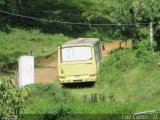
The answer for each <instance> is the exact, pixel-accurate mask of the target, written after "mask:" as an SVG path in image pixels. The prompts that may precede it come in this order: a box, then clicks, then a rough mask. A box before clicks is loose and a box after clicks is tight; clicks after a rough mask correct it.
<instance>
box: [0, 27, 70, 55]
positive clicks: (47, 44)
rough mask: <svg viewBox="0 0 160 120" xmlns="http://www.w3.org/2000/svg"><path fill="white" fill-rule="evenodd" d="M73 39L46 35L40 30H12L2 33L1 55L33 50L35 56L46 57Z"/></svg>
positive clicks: (59, 35)
mask: <svg viewBox="0 0 160 120" xmlns="http://www.w3.org/2000/svg"><path fill="white" fill-rule="evenodd" d="M69 39H71V38H69V37H66V36H64V35H63V34H55V35H51V34H46V33H45V34H44V33H41V32H40V31H39V30H35V29H33V30H23V29H16V28H14V29H12V32H11V33H8V34H7V33H4V32H0V42H1V44H0V45H1V46H0V47H1V49H0V53H3V52H4V51H5V52H6V53H11V52H12V53H13V52H25V53H26V54H30V50H33V53H34V55H35V56H44V55H48V54H51V53H52V52H53V51H55V50H57V46H59V45H61V44H62V43H64V42H65V41H67V40H69Z"/></svg>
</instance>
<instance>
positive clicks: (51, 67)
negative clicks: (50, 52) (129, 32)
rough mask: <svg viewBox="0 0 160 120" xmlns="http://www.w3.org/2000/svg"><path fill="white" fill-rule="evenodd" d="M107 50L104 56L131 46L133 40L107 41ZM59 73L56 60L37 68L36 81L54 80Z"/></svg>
mask: <svg viewBox="0 0 160 120" xmlns="http://www.w3.org/2000/svg"><path fill="white" fill-rule="evenodd" d="M104 46H105V50H104V51H103V52H102V54H103V56H104V57H105V56H107V55H108V54H109V53H110V52H111V51H112V50H114V49H119V48H124V47H131V46H132V41H131V40H129V41H126V42H124V41H123V42H120V41H118V42H113V43H107V44H105V45H104ZM54 56H57V53H56V52H55V53H54ZM57 75H58V69H57V61H54V60H53V62H52V63H50V64H48V65H44V66H41V67H39V68H36V69H35V82H36V83H48V82H52V81H53V80H54V79H55V78H56V77H57Z"/></svg>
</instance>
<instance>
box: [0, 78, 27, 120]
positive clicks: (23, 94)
mask: <svg viewBox="0 0 160 120" xmlns="http://www.w3.org/2000/svg"><path fill="white" fill-rule="evenodd" d="M26 98H27V89H19V88H17V87H16V86H15V85H13V83H12V81H11V79H8V78H4V77H2V78H0V106H1V107H0V115H1V116H0V117H1V118H3V119H11V118H13V117H18V116H19V114H20V113H21V112H22V111H23V110H24V109H25V107H26V106H25V104H24V102H25V99H26Z"/></svg>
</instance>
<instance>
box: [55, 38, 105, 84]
mask: <svg viewBox="0 0 160 120" xmlns="http://www.w3.org/2000/svg"><path fill="white" fill-rule="evenodd" d="M101 58H102V53H101V43H100V40H99V39H97V38H78V39H75V40H72V41H69V42H67V43H65V44H63V45H61V46H60V47H59V48H58V77H59V81H60V83H62V84H65V83H77V82H95V81H96V77H97V72H98V68H99V61H100V60H101Z"/></svg>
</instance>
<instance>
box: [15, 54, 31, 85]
mask: <svg viewBox="0 0 160 120" xmlns="http://www.w3.org/2000/svg"><path fill="white" fill-rule="evenodd" d="M18 73H19V76H18V86H19V87H20V88H21V87H23V86H25V85H28V84H33V83H34V57H33V56H21V57H20V59H19V63H18Z"/></svg>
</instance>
